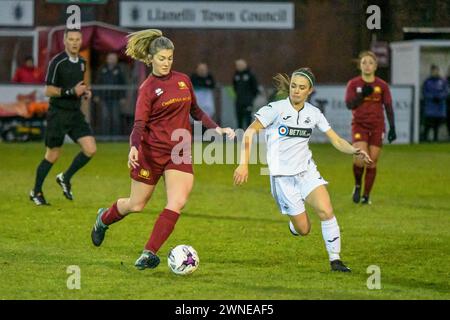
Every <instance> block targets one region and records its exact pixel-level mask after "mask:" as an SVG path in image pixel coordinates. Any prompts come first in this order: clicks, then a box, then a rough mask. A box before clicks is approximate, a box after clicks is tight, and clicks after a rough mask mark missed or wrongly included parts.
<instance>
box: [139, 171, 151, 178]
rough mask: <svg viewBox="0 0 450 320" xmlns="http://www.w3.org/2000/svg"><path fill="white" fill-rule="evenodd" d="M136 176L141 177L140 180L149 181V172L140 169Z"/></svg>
mask: <svg viewBox="0 0 450 320" xmlns="http://www.w3.org/2000/svg"><path fill="white" fill-rule="evenodd" d="M138 176H139V177H141V178H144V179H147V180H149V179H150V170H147V169H143V168H142V169H141V170H139V174H138Z"/></svg>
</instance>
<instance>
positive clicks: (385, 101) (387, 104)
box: [383, 84, 397, 143]
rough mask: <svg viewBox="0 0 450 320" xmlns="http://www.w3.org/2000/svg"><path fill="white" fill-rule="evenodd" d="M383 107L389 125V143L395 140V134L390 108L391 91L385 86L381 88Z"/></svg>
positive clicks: (392, 109) (391, 108)
mask: <svg viewBox="0 0 450 320" xmlns="http://www.w3.org/2000/svg"><path fill="white" fill-rule="evenodd" d="M383 105H384V110H385V111H386V117H387V119H388V123H389V132H388V141H389V143H391V142H392V141H394V140H395V139H397V133H396V131H395V121H394V108H393V107H392V96H391V90H390V89H389V86H388V85H387V84H386V85H385V87H384V88H383Z"/></svg>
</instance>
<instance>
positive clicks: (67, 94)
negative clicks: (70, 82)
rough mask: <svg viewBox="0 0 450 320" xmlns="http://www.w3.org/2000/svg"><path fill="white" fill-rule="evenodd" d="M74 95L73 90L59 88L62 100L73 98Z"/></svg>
mask: <svg viewBox="0 0 450 320" xmlns="http://www.w3.org/2000/svg"><path fill="white" fill-rule="evenodd" d="M75 96H76V93H75V89H74V88H70V89H67V88H61V97H62V98H67V97H75Z"/></svg>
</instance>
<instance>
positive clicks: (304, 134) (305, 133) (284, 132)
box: [278, 125, 312, 138]
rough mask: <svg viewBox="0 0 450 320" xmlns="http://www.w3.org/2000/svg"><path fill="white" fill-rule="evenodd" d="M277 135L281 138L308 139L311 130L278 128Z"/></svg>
mask: <svg viewBox="0 0 450 320" xmlns="http://www.w3.org/2000/svg"><path fill="white" fill-rule="evenodd" d="M278 133H279V134H280V136H282V137H286V136H287V137H300V138H309V137H310V136H311V134H312V129H311V128H292V127H287V126H284V125H282V126H279V127H278Z"/></svg>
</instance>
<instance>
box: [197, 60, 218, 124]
mask: <svg viewBox="0 0 450 320" xmlns="http://www.w3.org/2000/svg"><path fill="white" fill-rule="evenodd" d="M191 81H192V85H193V86H194V92H195V95H196V96H197V102H198V105H199V106H200V107H201V108H202V109H203V111H205V112H206V114H208V116H209V117H210V118H214V115H215V113H216V107H215V105H214V88H215V87H216V82H215V81H214V77H213V76H212V75H211V73H210V72H209V70H208V65H207V64H206V63H204V62H201V63H199V64H198V65H197V69H196V71H195V73H193V74H192V75H191Z"/></svg>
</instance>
